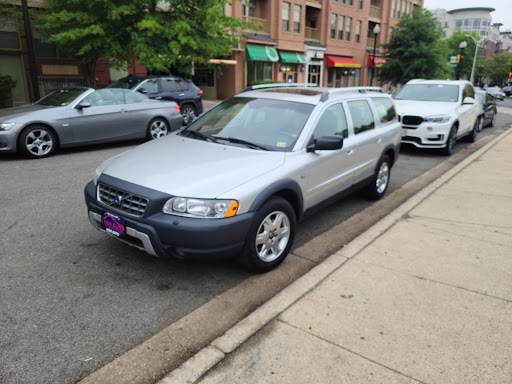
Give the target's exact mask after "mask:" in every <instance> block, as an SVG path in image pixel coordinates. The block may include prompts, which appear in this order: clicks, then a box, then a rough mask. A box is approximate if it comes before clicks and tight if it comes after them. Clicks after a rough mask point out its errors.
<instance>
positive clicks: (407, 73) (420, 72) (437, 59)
mask: <svg viewBox="0 0 512 384" xmlns="http://www.w3.org/2000/svg"><path fill="white" fill-rule="evenodd" d="M442 35H443V30H442V28H441V24H440V23H439V22H438V21H437V20H436V19H435V17H434V16H433V15H432V14H431V13H430V12H429V11H427V10H424V9H422V8H420V7H414V9H413V12H412V16H409V15H408V14H405V15H404V16H403V17H402V18H401V19H400V21H399V22H398V24H397V25H396V27H395V28H393V30H392V32H391V36H390V40H389V43H387V44H383V45H382V48H384V50H385V54H384V57H385V59H386V63H384V65H383V66H382V67H381V68H380V73H379V78H380V80H382V81H385V82H388V81H390V82H391V83H393V84H403V83H406V82H407V81H409V80H411V79H414V78H422V79H434V78H447V77H450V76H451V74H452V73H453V71H452V69H451V68H450V67H449V65H448V62H447V59H446V58H447V57H448V51H447V46H446V43H445V42H444V41H442V40H441V37H442Z"/></svg>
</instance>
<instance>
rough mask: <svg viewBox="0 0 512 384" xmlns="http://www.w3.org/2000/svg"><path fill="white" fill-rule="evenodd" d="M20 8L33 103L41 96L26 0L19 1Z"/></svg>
mask: <svg viewBox="0 0 512 384" xmlns="http://www.w3.org/2000/svg"><path fill="white" fill-rule="evenodd" d="M21 8H22V10H23V24H24V27H25V37H26V39H27V51H28V68H29V71H30V83H31V84H32V95H33V97H34V101H37V100H39V99H40V98H41V96H40V95H39V84H38V82H37V67H36V55H35V52H34V41H33V40H32V29H31V28H30V19H29V17H28V5H27V0H21Z"/></svg>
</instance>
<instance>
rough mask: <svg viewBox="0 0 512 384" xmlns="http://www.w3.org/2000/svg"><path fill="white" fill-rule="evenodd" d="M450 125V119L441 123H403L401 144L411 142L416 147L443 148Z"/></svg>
mask: <svg viewBox="0 0 512 384" xmlns="http://www.w3.org/2000/svg"><path fill="white" fill-rule="evenodd" d="M452 126H453V122H452V121H449V122H447V123H443V124H438V123H436V124H432V123H421V124H420V125H417V126H410V125H403V126H402V144H412V145H414V146H416V147H418V148H444V147H446V142H447V140H448V135H449V134H450V129H451V128H452Z"/></svg>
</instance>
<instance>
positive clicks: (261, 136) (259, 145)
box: [181, 97, 314, 151]
mask: <svg viewBox="0 0 512 384" xmlns="http://www.w3.org/2000/svg"><path fill="white" fill-rule="evenodd" d="M313 108H314V106H313V105H311V104H303V103H296V102H290V101H282V100H275V99H254V98H249V97H233V98H231V99H228V100H226V101H224V102H223V103H222V104H220V105H219V106H217V107H216V108H214V109H212V110H211V111H209V112H208V113H207V114H205V115H204V116H203V117H201V118H200V119H198V120H196V121H195V122H193V123H192V124H191V125H190V126H188V127H187V128H186V129H185V130H184V131H183V132H182V133H181V134H182V135H187V136H189V137H192V138H196V139H202V140H207V139H210V141H215V142H218V143H222V144H226V143H230V144H233V145H245V146H247V147H250V148H255V149H267V150H273V151H291V150H292V149H293V146H294V145H295V143H296V142H297V139H298V137H299V135H300V133H301V132H302V129H303V128H304V125H305V124H306V121H307V120H308V118H309V115H310V114H311V111H312V110H313ZM190 131H195V132H198V133H199V134H195V133H192V132H190Z"/></svg>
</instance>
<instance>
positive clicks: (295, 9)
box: [293, 5, 302, 33]
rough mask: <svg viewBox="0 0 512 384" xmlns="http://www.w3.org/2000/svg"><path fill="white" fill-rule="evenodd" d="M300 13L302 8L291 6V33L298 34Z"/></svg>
mask: <svg viewBox="0 0 512 384" xmlns="http://www.w3.org/2000/svg"><path fill="white" fill-rule="evenodd" d="M301 11H302V6H300V5H294V6H293V32H295V33H300V14H301Z"/></svg>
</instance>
